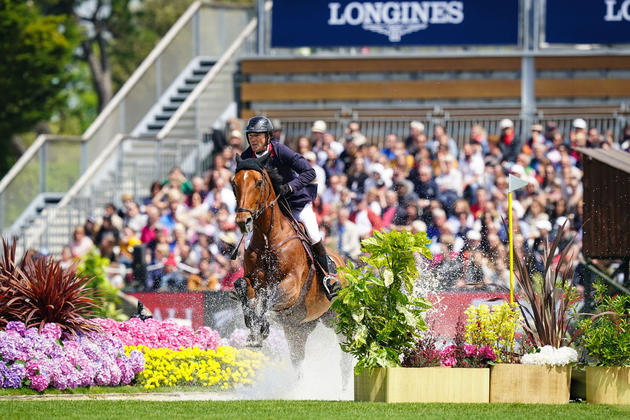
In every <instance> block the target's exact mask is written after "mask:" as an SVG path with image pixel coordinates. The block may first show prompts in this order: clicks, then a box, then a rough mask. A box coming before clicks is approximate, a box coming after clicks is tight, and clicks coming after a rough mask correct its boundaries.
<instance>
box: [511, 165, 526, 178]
mask: <svg viewBox="0 0 630 420" xmlns="http://www.w3.org/2000/svg"><path fill="white" fill-rule="evenodd" d="M510 172H511V173H513V174H514V175H518V176H523V175H524V174H525V168H523V166H521V165H520V164H518V163H516V164H514V165H512V167H511V168H510Z"/></svg>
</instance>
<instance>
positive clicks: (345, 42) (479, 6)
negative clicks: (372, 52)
mask: <svg viewBox="0 0 630 420" xmlns="http://www.w3.org/2000/svg"><path fill="white" fill-rule="evenodd" d="M518 16H519V2H518V0H459V1H400V2H399V1H377V2H374V1H334V0H333V1H331V0H308V1H307V0H274V2H273V11H272V30H271V46H272V47H311V46H313V47H324V46H326V47H331V46H392V47H395V46H399V45H516V44H518V27H519V24H518Z"/></svg>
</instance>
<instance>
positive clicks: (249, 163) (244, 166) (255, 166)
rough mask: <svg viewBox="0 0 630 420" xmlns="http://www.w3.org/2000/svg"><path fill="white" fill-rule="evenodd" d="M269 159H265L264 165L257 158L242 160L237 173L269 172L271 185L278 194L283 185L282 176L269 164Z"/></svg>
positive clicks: (237, 166) (238, 164)
mask: <svg viewBox="0 0 630 420" xmlns="http://www.w3.org/2000/svg"><path fill="white" fill-rule="evenodd" d="M268 162H269V159H268V158H267V159H263V160H262V163H261V161H260V160H259V159H257V158H249V159H242V160H241V161H239V162H238V163H237V164H236V171H235V173H236V172H239V171H247V170H250V171H258V172H260V173H263V171H267V175H269V179H270V180H271V185H272V186H273V190H274V191H275V193H276V194H278V191H279V188H280V185H282V183H283V179H282V175H280V172H278V168H274V167H273V166H271V165H269V164H268Z"/></svg>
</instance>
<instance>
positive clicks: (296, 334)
mask: <svg viewBox="0 0 630 420" xmlns="http://www.w3.org/2000/svg"><path fill="white" fill-rule="evenodd" d="M268 157H269V155H267V156H263V157H261V158H250V159H241V157H240V155H236V163H237V167H236V172H235V175H234V177H233V179H232V181H231V183H232V187H233V189H234V194H235V196H236V200H237V205H238V208H237V210H236V223H237V224H238V226H239V228H240V230H241V233H242V234H243V235H244V236H245V235H248V234H250V233H252V236H251V240H250V242H249V245H248V246H247V249H246V250H245V253H244V256H243V265H244V277H241V278H239V279H238V280H236V281H235V283H234V287H235V295H236V297H237V298H238V300H239V301H240V303H241V305H242V308H243V315H244V319H245V325H246V326H247V328H249V330H250V334H249V337H248V339H247V345H248V346H250V347H260V346H262V342H263V340H264V339H265V338H267V335H268V334H269V321H268V320H267V312H269V311H270V310H271V311H273V312H274V314H275V318H276V319H277V321H278V323H279V324H280V325H281V326H282V328H283V329H284V333H285V336H286V338H287V342H288V345H289V351H290V355H291V361H292V362H293V365H294V366H295V367H296V368H297V369H298V375H299V374H300V373H299V367H300V364H301V362H302V361H303V359H304V355H305V347H306V340H307V338H308V335H309V334H310V333H311V332H312V331H313V330H314V329H315V327H316V326H317V323H318V322H319V321H320V320H321V321H323V322H324V325H326V326H327V327H329V328H330V327H332V321H333V317H334V313H333V311H332V309H331V308H330V306H331V302H330V301H329V300H328V298H327V297H326V294H325V292H324V286H323V285H322V279H321V278H320V274H319V270H317V269H316V268H315V266H314V265H313V264H314V260H313V259H312V258H311V257H310V255H309V254H308V253H307V251H306V248H305V246H304V244H303V242H302V239H303V235H300V234H299V233H298V232H297V231H296V229H295V228H294V225H293V224H292V223H291V222H290V221H289V219H288V217H287V216H285V214H284V213H283V212H282V210H281V209H280V207H279V206H280V203H279V197H278V196H277V195H276V188H278V186H279V185H280V183H281V177H280V176H279V174H278V173H277V171H276V170H275V169H269V168H266V167H265V162H266V160H267V159H268ZM241 239H242V238H241ZM235 251H236V250H235ZM330 256H331V257H332V258H333V260H334V262H335V264H336V265H337V266H338V267H339V266H341V265H342V264H343V261H342V260H341V258H340V257H339V256H338V255H335V254H334V253H330ZM339 281H341V283H342V284H344V282H345V280H344V279H343V273H340V274H339ZM348 368H351V359H350V357H349V356H348V357H342V371H344V370H346V369H348ZM344 376H347V375H344ZM346 380H347V379H346V378H344V379H343V381H344V388H345V385H346V383H345V381H346Z"/></svg>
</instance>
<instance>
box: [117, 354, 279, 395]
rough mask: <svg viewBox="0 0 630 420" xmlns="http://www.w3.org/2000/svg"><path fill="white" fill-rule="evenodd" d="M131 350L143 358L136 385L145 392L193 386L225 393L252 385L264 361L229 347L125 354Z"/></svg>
mask: <svg viewBox="0 0 630 420" xmlns="http://www.w3.org/2000/svg"><path fill="white" fill-rule="evenodd" d="M134 351H140V352H142V354H144V357H145V369H144V370H143V371H142V372H141V373H140V374H139V375H138V377H137V383H138V384H139V385H143V386H144V387H145V388H146V389H154V388H158V387H162V386H181V385H195V386H205V387H214V388H217V389H219V390H229V389H233V388H234V387H236V386H237V385H250V384H253V383H254V378H255V377H256V374H257V372H258V371H260V369H261V368H262V367H263V366H265V365H266V362H267V357H266V356H264V355H263V354H262V353H259V352H254V351H251V350H247V349H241V350H238V349H235V348H233V347H229V346H220V347H218V348H217V349H216V350H212V349H208V350H201V349H199V348H198V347H194V348H181V349H180V350H171V349H166V348H150V347H147V346H127V347H126V352H127V354H131V352H134Z"/></svg>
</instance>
